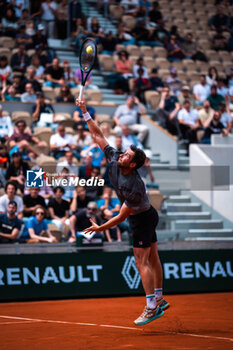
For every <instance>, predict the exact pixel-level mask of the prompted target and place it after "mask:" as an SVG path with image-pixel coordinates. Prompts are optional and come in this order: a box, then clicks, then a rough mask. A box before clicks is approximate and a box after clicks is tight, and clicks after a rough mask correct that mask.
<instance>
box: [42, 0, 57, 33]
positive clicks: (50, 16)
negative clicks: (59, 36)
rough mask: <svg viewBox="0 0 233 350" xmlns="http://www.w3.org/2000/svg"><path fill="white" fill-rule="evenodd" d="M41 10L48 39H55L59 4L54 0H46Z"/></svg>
mask: <svg viewBox="0 0 233 350" xmlns="http://www.w3.org/2000/svg"><path fill="white" fill-rule="evenodd" d="M41 8H42V15H41V20H42V24H43V26H44V28H45V33H46V35H47V36H48V38H54V36H55V19H56V11H57V3H56V2H55V1H53V0H46V1H44V2H42V4H41Z"/></svg>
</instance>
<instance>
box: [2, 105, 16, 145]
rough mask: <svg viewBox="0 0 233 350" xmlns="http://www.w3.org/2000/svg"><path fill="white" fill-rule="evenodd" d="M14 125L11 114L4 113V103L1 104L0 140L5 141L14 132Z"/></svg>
mask: <svg viewBox="0 0 233 350" xmlns="http://www.w3.org/2000/svg"><path fill="white" fill-rule="evenodd" d="M13 131H14V126H13V123H12V121H11V118H10V117H9V116H6V115H3V109H2V105H0V142H1V143H5V142H6V141H8V139H9V137H10V136H11V135H12V134H13Z"/></svg>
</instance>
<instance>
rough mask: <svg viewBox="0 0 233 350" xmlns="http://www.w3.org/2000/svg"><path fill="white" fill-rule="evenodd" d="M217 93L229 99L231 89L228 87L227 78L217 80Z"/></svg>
mask: <svg viewBox="0 0 233 350" xmlns="http://www.w3.org/2000/svg"><path fill="white" fill-rule="evenodd" d="M217 93H218V94H219V95H221V96H223V97H224V98H225V100H228V95H229V89H228V88H227V85H226V81H225V79H222V78H218V80H217Z"/></svg>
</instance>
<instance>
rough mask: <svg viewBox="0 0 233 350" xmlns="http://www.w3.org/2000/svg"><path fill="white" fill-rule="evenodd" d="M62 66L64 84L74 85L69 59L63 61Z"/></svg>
mask: <svg viewBox="0 0 233 350" xmlns="http://www.w3.org/2000/svg"><path fill="white" fill-rule="evenodd" d="M63 68H64V80H65V85H68V86H69V87H70V88H72V87H75V85H76V84H75V81H74V73H73V71H72V68H71V67H70V64H69V61H64V62H63Z"/></svg>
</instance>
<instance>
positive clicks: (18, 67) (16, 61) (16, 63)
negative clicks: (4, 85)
mask: <svg viewBox="0 0 233 350" xmlns="http://www.w3.org/2000/svg"><path fill="white" fill-rule="evenodd" d="M29 64H30V58H29V56H28V55H27V54H26V53H25V45H24V44H20V45H19V48H18V52H16V53H14V54H13V55H12V56H11V67H12V69H13V71H17V72H21V73H25V71H26V68H27V67H28V66H29Z"/></svg>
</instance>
